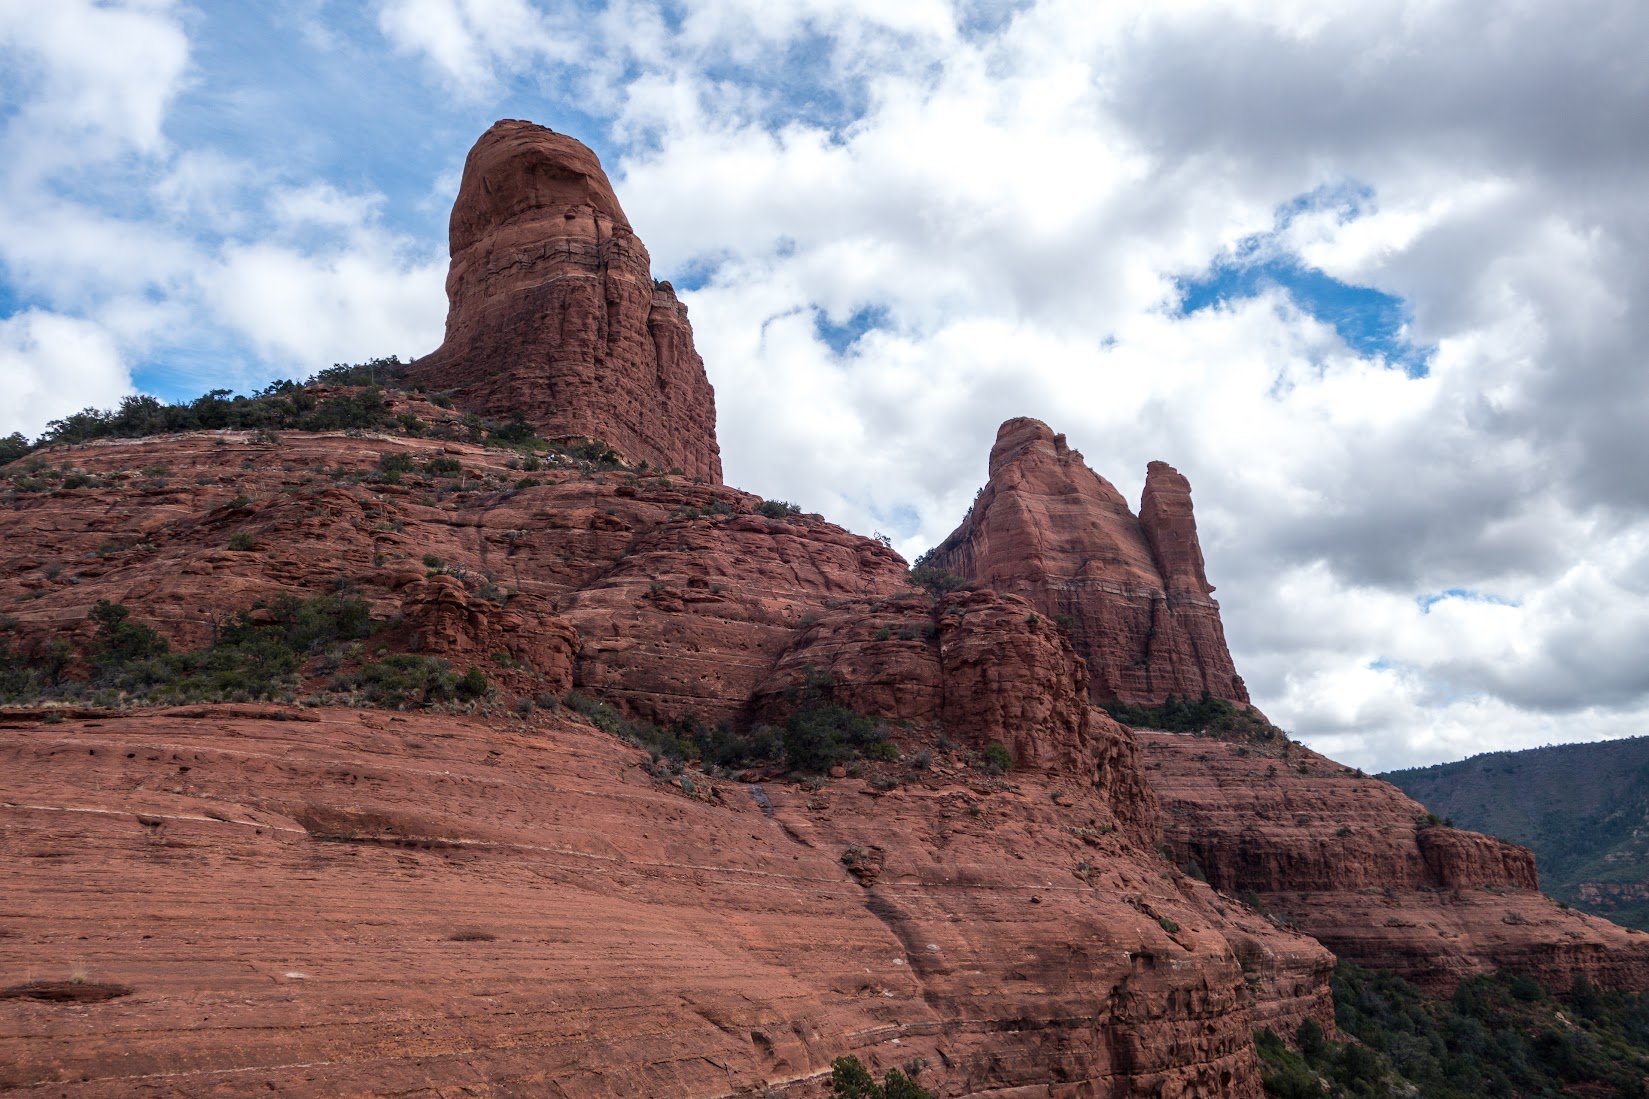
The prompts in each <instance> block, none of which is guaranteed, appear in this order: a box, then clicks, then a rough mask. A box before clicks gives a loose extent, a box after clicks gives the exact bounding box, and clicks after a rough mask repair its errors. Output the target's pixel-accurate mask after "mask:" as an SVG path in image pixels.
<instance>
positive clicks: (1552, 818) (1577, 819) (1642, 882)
mask: <svg viewBox="0 0 1649 1099" xmlns="http://www.w3.org/2000/svg"><path fill="white" fill-rule="evenodd" d="M1380 777H1382V778H1384V779H1385V780H1387V781H1388V782H1391V783H1393V784H1394V785H1396V786H1398V787H1399V788H1401V789H1402V790H1403V792H1404V793H1407V794H1408V795H1409V796H1410V797H1413V798H1415V799H1416V800H1418V801H1420V802H1422V803H1424V804H1425V805H1426V807H1427V808H1428V809H1430V810H1431V811H1432V812H1433V813H1436V814H1437V815H1438V816H1440V817H1447V818H1450V819H1452V820H1453V821H1454V823H1455V824H1457V825H1459V826H1460V827H1462V828H1470V829H1473V830H1476V831H1480V832H1488V833H1490V834H1492V835H1496V836H1500V837H1501V838H1502V839H1508V840H1512V841H1513V842H1515V843H1521V844H1524V845H1526V846H1528V847H1530V848H1532V849H1533V850H1534V852H1535V856H1536V858H1537V859H1538V861H1539V866H1540V880H1541V887H1542V888H1543V889H1544V890H1545V891H1546V892H1547V893H1549V894H1551V895H1552V896H1554V897H1557V898H1558V899H1560V900H1563V901H1566V902H1568V903H1570V904H1573V905H1575V906H1576V907H1578V908H1582V909H1584V910H1586V911H1588V912H1595V913H1597V914H1599V915H1602V916H1607V917H1608V918H1609V919H1611V920H1614V921H1615V922H1616V923H1620V924H1625V925H1626V926H1628V927H1640V928H1645V929H1649V737H1633V738H1631V739H1628V740H1614V741H1604V742H1601V743H1596V744H1563V745H1557V746H1554V747H1548V748H1533V749H1530V750H1528V751H1523V752H1494V753H1490V754H1487V755H1481V756H1474V757H1472V758H1471V759H1466V760H1461V761H1460V762H1458V763H1444V764H1439V765H1437V766H1435V767H1419V768H1413V769H1410V770H1406V771H1392V772H1390V773H1389V774H1385V775H1382V776H1380Z"/></svg>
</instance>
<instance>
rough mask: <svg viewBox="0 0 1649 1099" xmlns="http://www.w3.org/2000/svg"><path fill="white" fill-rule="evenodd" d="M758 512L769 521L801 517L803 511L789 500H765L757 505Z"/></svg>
mask: <svg viewBox="0 0 1649 1099" xmlns="http://www.w3.org/2000/svg"><path fill="white" fill-rule="evenodd" d="M756 512H757V514H760V515H765V516H767V517H768V518H769V519H788V518H790V517H791V516H792V515H800V514H801V513H802V509H801V508H800V507H799V506H798V505H796V504H792V503H791V502H790V501H788V500H763V501H762V502H761V503H759V504H757V505H756Z"/></svg>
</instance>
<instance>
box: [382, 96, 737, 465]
mask: <svg viewBox="0 0 1649 1099" xmlns="http://www.w3.org/2000/svg"><path fill="white" fill-rule="evenodd" d="M450 238H451V239H450V244H451V251H452V266H451V269H450V271H449V273H448V275H447V299H448V311H447V331H446V339H445V340H444V341H443V342H442V344H441V346H440V348H439V349H437V350H436V351H435V352H434V353H433V354H431V355H429V356H427V357H425V358H423V359H420V360H418V361H417V362H416V363H414V364H413V366H412V368H411V374H410V376H411V378H412V380H413V381H415V382H417V383H419V384H422V385H425V386H428V387H430V388H431V389H443V390H450V391H452V396H453V398H454V399H455V400H456V401H457V403H458V404H459V405H460V406H461V407H463V408H466V409H469V410H472V411H475V412H480V413H484V414H486V415H489V416H493V417H496V418H499V419H507V418H509V417H511V416H515V415H521V416H524V417H525V418H526V419H527V421H528V422H529V423H531V424H532V425H533V426H535V427H536V428H538V430H539V432H540V433H541V434H543V435H545V436H546V437H549V438H554V439H599V440H601V441H602V442H604V443H606V444H607V445H609V446H611V447H612V448H613V449H614V450H616V451H618V453H619V454H621V455H622V456H624V458H625V459H627V460H628V461H629V462H631V463H632V464H633V463H638V462H643V461H645V462H647V463H648V464H649V465H651V466H653V467H655V468H657V469H660V470H669V469H673V468H674V469H680V470H681V471H682V472H683V473H685V474H686V475H687V476H689V477H702V478H704V479H705V480H707V481H710V482H712V483H720V481H721V451H720V449H719V448H718V446H717V445H716V403H715V394H714V392H713V391H712V389H711V387H710V382H709V379H708V378H706V376H705V373H704V362H703V360H702V359H700V358H699V355H698V352H696V351H695V350H694V349H693V329H692V326H691V325H690V324H688V321H687V308H686V306H684V305H682V303H681V302H680V301H678V300H677V298H676V295H675V291H674V290H673V289H672V288H671V287H670V284H669V283H664V282H655V281H654V280H653V277H652V272H651V268H650V266H649V260H648V256H647V249H646V248H645V247H643V246H642V243H641V241H640V240H638V239H637V238H636V236H635V234H634V233H633V232H632V231H631V229H630V223H629V220H628V219H627V218H626V217H625V216H624V211H623V209H622V208H621V207H620V206H619V204H618V199H617V198H616V197H615V196H614V194H613V189H612V186H611V185H610V184H609V183H608V182H607V176H606V174H605V173H604V172H603V171H602V170H601V165H600V163H599V162H598V161H597V160H596V156H595V154H594V153H592V152H591V151H590V150H589V149H588V148H586V147H585V146H584V145H582V144H580V143H579V142H577V141H575V140H573V139H572V138H570V137H566V136H564V135H562V134H557V133H554V132H552V131H550V130H547V129H545V128H544V127H542V126H535V125H533V124H532V123H530V122H519V121H513V120H506V121H502V122H498V123H496V124H494V125H493V127H492V128H491V129H489V130H488V131H487V132H486V133H485V134H483V135H482V136H481V139H480V140H479V141H477V142H476V144H475V147H474V148H473V149H471V150H470V154H469V158H468V159H467V160H466V161H465V162H464V175H463V181H462V183H461V184H460V186H459V191H458V200H457V202H456V203H455V204H454V205H453V208H452V222H451V227H450Z"/></svg>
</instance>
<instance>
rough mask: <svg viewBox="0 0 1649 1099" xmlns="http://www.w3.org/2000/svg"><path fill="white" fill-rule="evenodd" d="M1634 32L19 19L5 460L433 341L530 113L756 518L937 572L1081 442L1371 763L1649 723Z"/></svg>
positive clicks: (1645, 270)
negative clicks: (690, 340)
mask: <svg viewBox="0 0 1649 1099" xmlns="http://www.w3.org/2000/svg"><path fill="white" fill-rule="evenodd" d="M1645 42H1649V6H1646V5H1644V4H1642V3H1641V2H1640V0H1572V2H1569V3H1564V4H1558V3H1551V2H1544V3H1543V2H1531V0H1497V2H1493V3H1490V2H1463V0H1356V2H1354V3H1342V4H1335V3H1328V2H1324V0H1309V2H1308V0H1181V2H1165V0H1116V2H1113V3H1097V2H1095V0H1018V2H1007V0H1004V2H996V3H991V2H985V0H899V2H896V3H889V2H887V0H783V2H775V0H699V2H690V3H681V2H676V0H610V2H607V3H599V2H594V0H591V2H567V3H550V2H547V0H356V2H352V3H346V2H343V0H265V2H264V3H260V4H244V3H239V2H233V3H231V2H229V0H194V2H184V0H102V2H94V0H52V2H50V3H43V2H40V0H0V383H3V384H4V392H5V393H6V395H7V396H6V399H5V401H4V402H0V435H4V434H6V433H9V432H12V431H21V432H23V433H24V434H26V435H29V436H31V437H32V436H34V435H36V434H38V433H39V432H40V431H41V430H42V429H43V428H44V427H45V425H46V424H47V423H48V422H49V421H50V420H52V419H54V418H56V417H59V416H63V415H65V414H67V413H70V412H73V411H76V410H78V409H80V408H82V407H86V406H97V407H109V406H112V405H113V404H115V403H116V402H118V400H119V399H120V398H121V396H123V395H125V394H128V393H132V392H137V391H142V392H150V393H155V394H157V395H159V396H161V397H164V398H167V399H184V398H188V397H192V396H194V395H197V394H199V393H201V392H204V391H205V390H207V389H210V388H218V387H223V388H230V389H235V390H237V391H247V390H250V389H255V388H258V387H261V386H263V385H265V384H267V383H268V382H270V381H272V380H274V379H277V378H284V377H298V378H301V377H304V376H307V375H308V374H309V373H312V372H313V371H314V370H316V369H318V368H320V367H324V366H327V365H330V364H332V363H335V362H355V361H361V360H364V359H366V358H370V357H375V356H379V355H389V354H397V355H400V356H401V357H402V358H403V359H405V358H410V357H412V356H415V355H420V354H424V353H426V352H428V351H431V350H433V349H434V348H435V347H436V345H437V344H438V343H439V342H440V339H441V333H442V327H443V323H444V319H445V311H446V302H445V295H444V291H443V280H444V277H445V272H446V261H447V250H446V220H447V215H448V212H449V210H450V207H451V203H452V198H453V196H454V194H455V193H456V190H457V183H458V178H459V172H460V170H461V168H462V164H463V158H464V155H465V153H466V152H467V151H468V149H469V146H470V145H471V144H472V143H473V141H474V140H475V138H476V137H478V136H479V135H480V134H481V132H482V131H483V130H485V129H486V127H487V126H488V125H490V124H491V122H493V121H494V120H495V119H498V118H526V119H530V120H532V121H535V122H539V123H542V124H544V125H547V126H550V127H552V128H553V129H556V130H558V131H561V132H563V133H568V134H572V135H573V136H575V137H578V138H580V139H581V140H583V141H584V142H585V143H587V144H588V145H590V146H591V147H592V148H593V149H595V150H596V152H597V153H598V154H599V155H600V156H601V159H602V162H603V164H604V165H605V166H606V168H607V170H608V173H609V175H610V176H611V177H612V180H613V184H614V187H615V189H616V190H617V192H618V195H619V198H620V201H621V203H622V204H623V206H624V208H625V210H626V212H627V214H628V215H629V217H630V220H631V223H632V225H633V226H634V227H635V229H636V231H637V233H638V235H639V236H640V237H641V239H642V240H643V241H644V242H645V243H646V245H647V247H648V249H649V250H650V252H651V254H652V257H653V267H654V274H655V276H657V277H661V278H668V279H670V280H672V281H673V282H674V283H675V284H676V286H677V287H678V289H679V290H681V291H682V296H683V300H685V301H686V302H687V304H688V306H689V309H690V312H691V317H692V321H693V324H694V329H695V333H696V338H697V343H698V348H699V351H700V352H701V354H702V355H703V356H704V359H705V363H706V368H707V370H708V371H709V374H710V379H711V381H712V383H713V384H714V385H715V387H716V394H717V405H718V412H719V427H718V430H719V436H720V441H721V446H722V454H723V459H724V464H725V470H726V477H727V480H728V482H729V483H730V484H733V485H736V486H738V487H740V488H744V489H747V490H749V491H752V492H756V493H759V494H761V495H763V496H767V497H776V498H781V499H785V500H791V501H794V502H796V503H798V504H800V505H802V506H803V507H804V508H805V509H806V510H810V511H818V512H821V513H823V514H824V515H825V516H826V517H828V518H830V519H832V520H834V521H836V522H838V523H841V524H842V525H844V526H846V527H848V528H850V529H853V530H857V531H859V532H861V533H865V534H869V533H872V532H882V533H886V534H887V535H889V536H890V537H891V538H892V539H893V542H894V545H895V547H896V548H898V549H899V550H900V551H901V552H903V553H905V555H906V556H907V557H914V556H915V555H916V554H918V553H920V552H921V551H922V550H924V549H926V548H927V547H929V546H931V545H933V544H934V543H936V542H937V541H939V540H940V539H942V538H943V537H944V536H945V534H946V533H948V532H949V531H950V530H951V529H952V528H953V527H954V526H955V525H956V523H957V522H958V521H959V520H960V518H961V516H962V514H963V512H964V511H965V510H966V508H967V506H968V504H969V503H970V502H971V500H972V498H973V495H974V492H975V490H976V489H977V488H978V487H979V486H980V484H981V483H982V482H983V480H984V478H985V465H986V456H987V454H988V452H989V448H990V444H991V441H992V439H993V438H994V435H995V431H996V427H997V425H998V424H999V423H1000V422H1001V421H1002V420H1004V419H1007V418H1009V417H1012V416H1021V415H1029V416H1036V417H1039V418H1041V419H1044V420H1046V421H1047V422H1048V423H1050V424H1051V425H1053V427H1054V429H1055V430H1057V431H1061V432H1064V433H1065V434H1066V435H1067V436H1068V438H1069V440H1070V442H1071V445H1072V446H1074V447H1076V448H1077V449H1079V450H1081V451H1082V453H1083V454H1084V455H1085V457H1086V459H1087V461H1088V463H1089V464H1090V465H1091V466H1092V467H1093V468H1094V469H1096V470H1097V471H1098V472H1099V473H1101V474H1102V475H1104V476H1105V477H1107V478H1109V479H1110V480H1111V481H1112V482H1113V483H1115V484H1116V485H1117V486H1118V488H1120V489H1121V490H1122V491H1123V493H1124V494H1125V495H1127V496H1128V497H1129V498H1130V499H1132V500H1135V501H1137V500H1138V496H1139V491H1140V488H1141V487H1142V485H1143V481H1144V474H1145V467H1146V463H1147V462H1149V461H1151V460H1154V459H1161V460H1164V461H1167V462H1170V463H1171V464H1173V465H1174V466H1176V467H1177V468H1178V469H1179V470H1180V471H1181V472H1182V473H1184V474H1186V476H1187V477H1188V478H1189V479H1190V481H1191V484H1192V486H1193V489H1194V500H1195V503H1196V507H1197V519H1198V523H1199V527H1200V529H1201V532H1202V540H1203V549H1204V553H1205V555H1206V557H1207V561H1208V572H1209V577H1210V580H1211V581H1212V582H1213V583H1214V584H1216V585H1217V586H1218V589H1219V592H1218V596H1217V597H1218V598H1219V599H1220V601H1221V605H1222V608H1223V617H1224V621H1225V628H1226V632H1227V636H1228V639H1229V641H1230V644H1231V649H1232V652H1233V655H1234V657H1235V659H1236V662H1237V667H1238V670H1239V671H1240V672H1241V673H1242V674H1243V675H1244V677H1245V678H1246V680H1247V682H1248V685H1249V688H1250V691H1251V692H1252V694H1253V697H1254V700H1255V702H1256V703H1257V704H1258V705H1259V706H1260V707H1261V708H1262V709H1263V710H1264V711H1265V712H1266V714H1268V715H1269V716H1270V717H1271V718H1272V720H1273V721H1275V722H1277V723H1278V724H1280V725H1282V726H1284V727H1285V728H1288V729H1290V730H1292V731H1293V733H1294V734H1295V735H1296V737H1298V738H1299V739H1302V740H1304V741H1305V742H1306V743H1308V744H1310V745H1311V746H1312V747H1314V748H1316V749H1318V750H1320V751H1323V752H1326V753H1327V754H1329V755H1331V756H1333V757H1335V758H1337V759H1340V760H1342V761H1344V762H1346V763H1348V764H1351V765H1354V766H1361V767H1364V768H1367V769H1370V770H1383V769H1387V768H1392V767H1401V766H1411V765H1421V764H1427V763H1433V762H1438V761H1442V760H1448V759H1457V758H1461V757H1464V756H1467V755H1471V754H1474V753H1477V752H1483V751H1495V750H1503V749H1516V748H1524V747H1532V746H1536V745H1540V744H1548V743H1560V742H1568V741H1578V740H1595V739H1602V738H1608V737H1618V736H1627V735H1635V734H1642V733H1645V732H1649V721H1646V720H1645V719H1646V718H1649V430H1646V427H1649V371H1646V370H1645V365H1646V363H1645V354H1646V352H1645V348H1649V297H1646V295H1649V265H1646V264H1645V262H1644V259H1643V257H1644V256H1645V255H1649V186H1646V185H1645V182H1644V181H1645V180H1646V179H1649V66H1645V65H1644V64H1643V58H1642V46H1643V43H1645Z"/></svg>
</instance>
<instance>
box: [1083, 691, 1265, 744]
mask: <svg viewBox="0 0 1649 1099" xmlns="http://www.w3.org/2000/svg"><path fill="white" fill-rule="evenodd" d="M1105 711H1106V712H1107V713H1109V714H1110V715H1111V716H1112V717H1113V718H1115V719H1116V720H1117V721H1120V722H1121V723H1122V724H1124V725H1128V726H1132V727H1133V728H1136V729H1162V730H1166V731H1167V732H1170V733H1201V734H1202V735H1204V736H1215V737H1219V738H1221V739H1222V740H1273V739H1275V738H1277V737H1279V736H1283V731H1282V730H1281V729H1279V728H1277V727H1276V726H1275V725H1273V724H1271V722H1269V721H1267V720H1266V719H1265V718H1264V717H1263V716H1261V714H1260V713H1259V711H1258V710H1252V709H1248V708H1247V707H1243V706H1238V705H1237V704H1236V703H1234V702H1229V701H1227V700H1225V699H1223V698H1215V697H1214V696H1213V695H1211V694H1210V693H1208V692H1207V691H1204V692H1202V697H1201V698H1199V699H1195V700H1192V699H1190V698H1182V697H1181V696H1179V695H1169V696H1168V697H1167V698H1166V699H1165V700H1164V701H1163V702H1162V704H1161V705H1160V706H1135V705H1132V704H1130V703H1127V702H1122V701H1116V702H1108V703H1106V704H1105Z"/></svg>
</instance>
